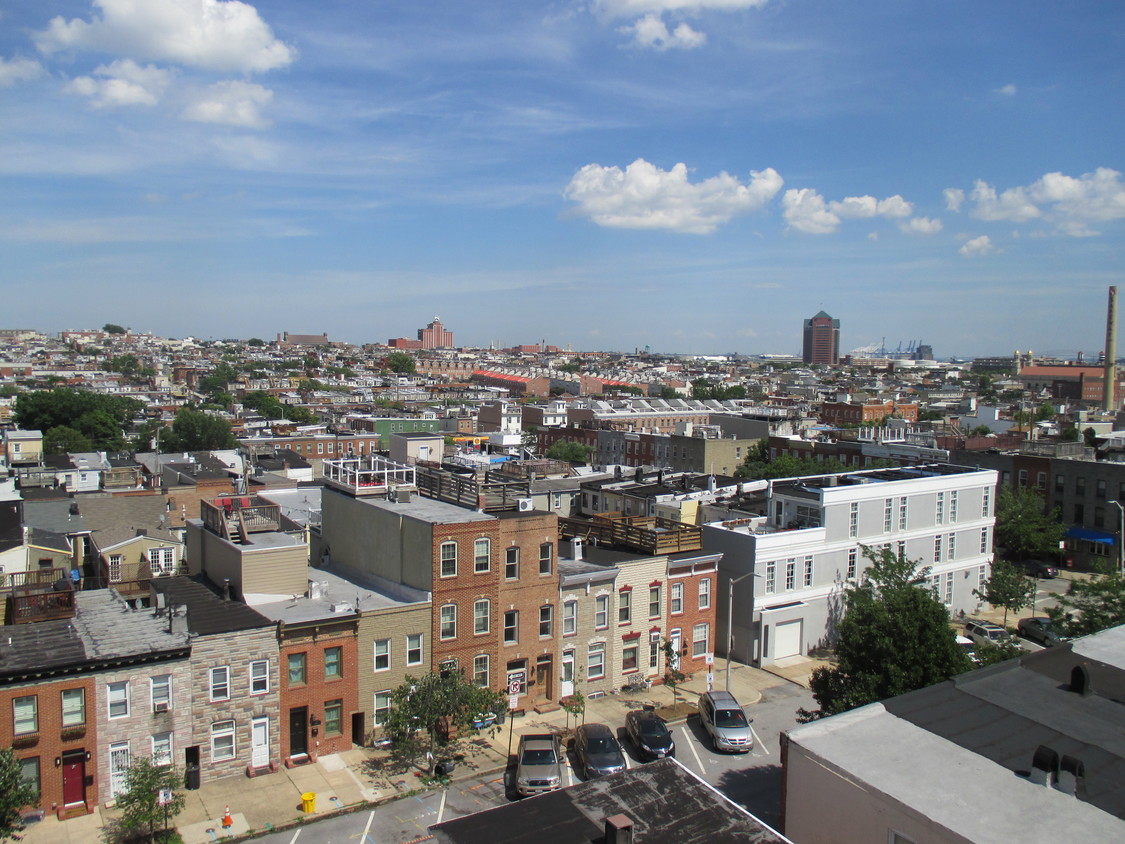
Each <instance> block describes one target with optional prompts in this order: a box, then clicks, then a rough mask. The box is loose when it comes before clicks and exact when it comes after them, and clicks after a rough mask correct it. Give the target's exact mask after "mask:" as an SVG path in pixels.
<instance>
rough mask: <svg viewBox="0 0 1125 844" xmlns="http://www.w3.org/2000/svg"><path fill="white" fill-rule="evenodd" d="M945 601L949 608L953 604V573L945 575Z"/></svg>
mask: <svg viewBox="0 0 1125 844" xmlns="http://www.w3.org/2000/svg"><path fill="white" fill-rule="evenodd" d="M943 601H944V603H945V605H946V606H947V607H948V606H952V604H953V572H947V573H946V575H945V595H944V597H943Z"/></svg>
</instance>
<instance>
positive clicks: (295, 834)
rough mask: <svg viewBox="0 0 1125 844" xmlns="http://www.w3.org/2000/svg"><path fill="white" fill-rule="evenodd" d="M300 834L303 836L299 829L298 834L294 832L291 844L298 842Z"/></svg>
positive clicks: (290, 840)
mask: <svg viewBox="0 0 1125 844" xmlns="http://www.w3.org/2000/svg"><path fill="white" fill-rule="evenodd" d="M300 834H301V830H299V829H298V830H297V831H296V832H294V833H293V837H292V838H290V839H289V844H293V842H294V841H296V840H297V836H298V835H300Z"/></svg>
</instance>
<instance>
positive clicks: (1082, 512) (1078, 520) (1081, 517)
mask: <svg viewBox="0 0 1125 844" xmlns="http://www.w3.org/2000/svg"><path fill="white" fill-rule="evenodd" d="M1085 520H1086V506H1085V505H1084V504H1075V505H1074V522H1075V524H1082V522H1084V521H1085Z"/></svg>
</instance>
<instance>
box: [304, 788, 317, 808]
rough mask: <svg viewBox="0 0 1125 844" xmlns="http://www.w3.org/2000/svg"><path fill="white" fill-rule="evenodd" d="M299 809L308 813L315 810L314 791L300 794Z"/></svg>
mask: <svg viewBox="0 0 1125 844" xmlns="http://www.w3.org/2000/svg"><path fill="white" fill-rule="evenodd" d="M301 810H302V811H305V812H309V813H312V812H315V811H316V792H315V791H306V792H305V793H304V794H302V795H301Z"/></svg>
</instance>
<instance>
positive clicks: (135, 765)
mask: <svg viewBox="0 0 1125 844" xmlns="http://www.w3.org/2000/svg"><path fill="white" fill-rule="evenodd" d="M183 784H184V772H183V771H182V770H179V769H177V768H176V767H175V766H174V765H157V764H156V763H155V762H153V760H152V757H150V756H137V757H135V758H133V759H132V760H131V761H130V762H129V767H128V769H126V771H125V790H124V791H123V792H122V793H121V794H119V795H117V798H116V804H117V808H118V809H119V810H120V811H121V817H120V819H119V821H118V823H119V826H120V828H121V830H122V831H124V832H126V833H133V834H136V833H147V836H148V840H149V841H155V840H156V831H157V829H158V828H160V829H163V828H164V821H165V818H174V817H175V816H176V815H178V814H179V813H180V812H182V811H183V810H184V803H185V802H186V798H185V797H184V795H183V793H182V792H181V791H180V789H181V788H182V787H183ZM161 790H164V791H168V792H171V797H172V800H171V802H170V803H168V804H167V805H166V806H164V805H161V804H160V802H159V798H160V792H161Z"/></svg>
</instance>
